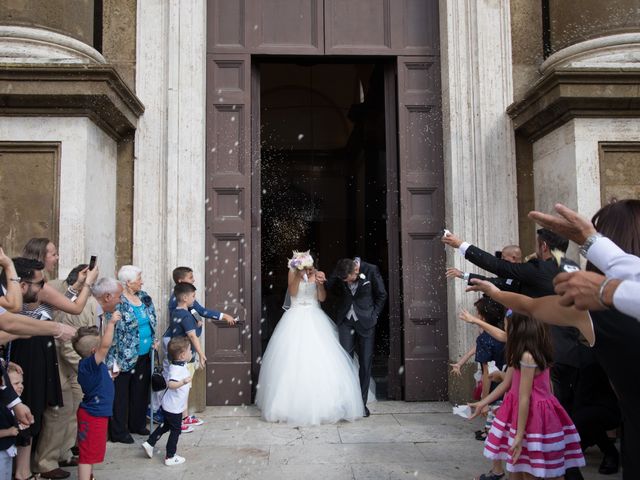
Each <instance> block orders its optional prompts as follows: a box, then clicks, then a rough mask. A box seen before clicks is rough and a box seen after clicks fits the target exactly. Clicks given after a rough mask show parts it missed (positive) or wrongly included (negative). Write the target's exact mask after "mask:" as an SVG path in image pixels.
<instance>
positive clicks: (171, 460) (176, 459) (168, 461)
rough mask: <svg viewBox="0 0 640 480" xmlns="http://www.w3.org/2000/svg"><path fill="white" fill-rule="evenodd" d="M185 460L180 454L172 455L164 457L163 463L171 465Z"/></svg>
mask: <svg viewBox="0 0 640 480" xmlns="http://www.w3.org/2000/svg"><path fill="white" fill-rule="evenodd" d="M186 461H187V460H186V459H185V458H184V457H181V456H180V455H174V456H173V457H171V458H165V459H164V464H165V465H166V466H167V467H172V466H173V465H180V464H181V463H184V462H186Z"/></svg>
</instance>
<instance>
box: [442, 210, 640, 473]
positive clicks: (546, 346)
mask: <svg viewBox="0 0 640 480" xmlns="http://www.w3.org/2000/svg"><path fill="white" fill-rule="evenodd" d="M555 208H556V211H557V213H558V215H551V214H545V213H542V212H531V213H530V214H529V217H530V218H531V219H532V220H534V221H535V222H537V223H538V224H539V225H541V226H542V227H543V228H540V229H539V230H537V248H536V253H535V255H533V256H532V257H530V258H527V259H525V261H524V262H521V261H520V258H521V255H513V256H510V257H509V256H508V255H505V251H503V252H502V257H508V258H498V256H494V255H491V254H490V253H488V252H485V251H483V250H481V249H480V248H478V247H477V246H475V245H471V244H470V243H468V242H465V241H463V240H462V239H460V238H458V237H457V236H456V235H455V234H452V233H450V232H446V233H445V235H444V236H443V237H442V241H443V242H444V243H445V244H446V245H448V246H450V247H452V248H455V249H458V250H459V252H460V254H461V255H462V256H463V257H464V258H465V259H466V260H467V261H469V262H471V263H473V264H475V265H476V266H478V267H480V268H482V269H484V270H486V271H487V272H490V273H492V274H494V275H496V277H493V278H488V277H482V276H479V275H473V274H468V273H464V272H462V271H460V270H458V269H456V268H450V269H448V270H447V272H446V275H447V277H449V278H461V279H464V280H466V281H467V282H468V287H467V291H471V292H481V293H482V294H483V297H482V299H481V300H479V301H478V302H476V312H475V315H472V314H470V313H469V312H467V311H464V310H463V311H461V312H460V318H461V319H462V320H464V321H467V322H469V323H472V324H475V325H477V326H478V327H479V328H480V329H481V332H482V333H481V334H480V335H479V336H478V338H477V342H476V346H475V347H474V348H473V349H471V350H470V351H469V352H468V353H467V354H466V355H465V356H464V357H463V358H462V359H461V360H460V361H459V362H457V363H455V364H452V368H453V371H454V373H458V374H459V373H460V368H461V367H462V365H463V364H464V363H465V362H466V361H467V360H468V359H470V358H471V356H473V355H474V354H475V360H476V361H477V362H478V363H479V364H480V368H481V376H480V378H481V382H482V388H481V391H480V394H479V401H477V402H475V403H472V404H470V405H471V407H472V408H473V411H472V415H471V417H472V418H474V417H476V416H477V415H479V414H480V413H483V414H485V415H486V416H487V422H486V429H485V430H481V431H478V432H476V438H478V439H480V440H484V442H485V443H484V454H485V456H486V457H487V458H489V459H491V460H492V467H491V469H490V470H489V472H488V473H485V474H482V475H480V476H479V479H480V480H499V479H501V478H505V476H506V475H507V473H506V472H509V473H508V474H509V479H510V480H513V479H520V478H523V479H529V478H554V479H560V478H565V479H567V480H571V479H581V478H583V476H582V473H581V472H580V467H582V466H584V464H585V462H584V457H583V451H584V450H585V449H586V448H589V447H591V446H594V445H597V446H598V447H599V449H600V451H601V452H602V462H601V464H600V467H599V472H600V473H601V474H612V473H616V472H618V469H619V468H620V466H621V467H622V474H623V478H624V479H625V480H630V479H637V478H640V458H639V457H638V452H640V414H638V410H637V408H636V405H637V404H636V402H637V401H639V400H640V386H639V385H638V382H636V381H635V378H634V376H633V374H632V373H631V372H632V371H633V368H635V366H636V365H638V363H639V362H640V349H639V348H638V345H640V295H638V293H639V292H640V288H639V287H640V284H639V283H638V281H639V280H640V201H639V200H621V201H613V202H611V203H609V204H608V205H606V206H604V207H603V208H601V209H600V210H599V211H598V212H597V213H596V215H595V216H594V217H593V218H592V220H591V221H589V220H588V219H586V218H584V217H582V216H580V215H579V214H578V213H576V212H574V211H572V210H570V209H568V208H567V207H565V206H563V205H560V204H558V205H556V207H555ZM569 241H573V242H575V243H576V244H577V245H578V246H579V247H580V249H579V251H580V254H581V255H582V256H583V257H584V258H585V259H586V261H587V263H586V271H584V270H581V269H580V268H579V266H578V265H577V264H575V263H574V262H572V261H571V260H568V259H567V258H565V252H566V251H567V248H568V246H569ZM509 249H510V250H512V251H513V250H514V248H513V247H508V248H507V250H509ZM488 305H491V308H488ZM490 364H491V366H492V368H493V371H490ZM502 365H504V368H502ZM617 437H620V449H621V452H620V453H619V452H618V449H617V448H616V438H617Z"/></svg>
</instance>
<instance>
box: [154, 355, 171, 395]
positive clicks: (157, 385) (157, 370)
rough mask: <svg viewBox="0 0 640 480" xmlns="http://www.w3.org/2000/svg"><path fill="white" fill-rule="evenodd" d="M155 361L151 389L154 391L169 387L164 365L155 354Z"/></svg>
mask: <svg viewBox="0 0 640 480" xmlns="http://www.w3.org/2000/svg"><path fill="white" fill-rule="evenodd" d="M155 357H156V358H155V362H154V364H155V365H154V366H153V373H152V374H151V390H153V391H154V392H161V391H162V390H166V389H167V381H166V380H165V378H164V375H163V374H162V365H160V362H159V360H158V355H157V354H156V355H155Z"/></svg>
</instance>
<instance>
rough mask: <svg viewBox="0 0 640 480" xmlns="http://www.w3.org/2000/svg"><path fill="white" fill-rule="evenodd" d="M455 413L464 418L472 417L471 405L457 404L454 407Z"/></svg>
mask: <svg viewBox="0 0 640 480" xmlns="http://www.w3.org/2000/svg"><path fill="white" fill-rule="evenodd" d="M453 414H454V415H459V416H461V417H462V418H469V417H471V407H470V406H469V405H456V406H454V407H453Z"/></svg>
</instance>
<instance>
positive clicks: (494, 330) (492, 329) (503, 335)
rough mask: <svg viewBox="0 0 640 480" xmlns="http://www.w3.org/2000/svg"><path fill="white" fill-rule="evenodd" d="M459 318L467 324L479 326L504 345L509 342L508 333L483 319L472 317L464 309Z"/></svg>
mask: <svg viewBox="0 0 640 480" xmlns="http://www.w3.org/2000/svg"><path fill="white" fill-rule="evenodd" d="M458 318H459V319H460V320H463V321H465V322H467V323H471V324H474V325H478V326H479V327H480V328H481V329H483V330H484V331H485V332H487V333H488V334H489V335H491V336H492V337H493V338H495V339H496V340H498V341H499V342H503V343H504V342H506V341H507V332H506V331H504V330H501V329H499V328H498V327H496V326H493V325H490V324H489V323H487V322H485V321H484V320H482V319H481V318H478V317H476V316H474V315H471V314H470V313H469V312H468V311H467V310H465V309H464V308H463V309H462V310H461V311H460V313H459V314H458Z"/></svg>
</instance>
